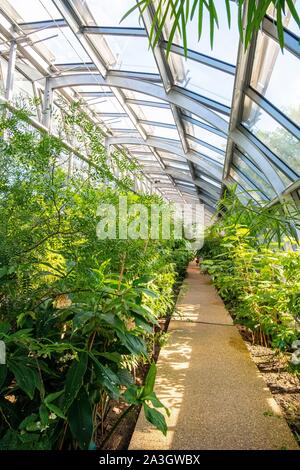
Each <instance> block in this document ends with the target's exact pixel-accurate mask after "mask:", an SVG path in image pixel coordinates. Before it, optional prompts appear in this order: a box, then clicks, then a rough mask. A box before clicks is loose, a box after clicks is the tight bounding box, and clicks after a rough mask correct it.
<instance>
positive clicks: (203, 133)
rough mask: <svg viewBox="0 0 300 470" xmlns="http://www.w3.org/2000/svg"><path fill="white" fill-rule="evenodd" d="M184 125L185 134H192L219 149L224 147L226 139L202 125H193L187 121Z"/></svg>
mask: <svg viewBox="0 0 300 470" xmlns="http://www.w3.org/2000/svg"><path fill="white" fill-rule="evenodd" d="M184 127H185V129H186V132H187V134H190V135H193V136H194V137H196V138H197V139H200V140H203V141H204V142H207V143H208V144H210V145H213V146H214V147H217V148H219V149H221V150H225V149H226V139H223V137H220V136H218V135H217V134H214V133H213V132H210V131H207V130H206V129H203V128H202V127H199V126H196V125H194V126H193V125H192V124H189V123H186V124H185V125H184Z"/></svg>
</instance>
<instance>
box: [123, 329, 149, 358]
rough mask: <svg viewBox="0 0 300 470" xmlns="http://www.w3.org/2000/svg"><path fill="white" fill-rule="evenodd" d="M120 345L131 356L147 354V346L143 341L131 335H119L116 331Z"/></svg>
mask: <svg viewBox="0 0 300 470" xmlns="http://www.w3.org/2000/svg"><path fill="white" fill-rule="evenodd" d="M117 336H118V337H119V339H120V341H121V343H122V344H123V345H124V346H125V347H126V348H127V349H128V350H129V351H130V352H131V353H132V354H147V346H146V343H145V341H144V340H142V339H141V338H139V337H138V336H135V335H133V334H131V333H121V332H120V331H117Z"/></svg>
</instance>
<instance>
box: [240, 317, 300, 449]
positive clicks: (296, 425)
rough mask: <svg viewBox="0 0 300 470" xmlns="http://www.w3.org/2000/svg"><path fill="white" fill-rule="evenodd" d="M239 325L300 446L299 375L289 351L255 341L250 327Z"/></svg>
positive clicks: (254, 359) (253, 357) (252, 355)
mask: <svg viewBox="0 0 300 470" xmlns="http://www.w3.org/2000/svg"><path fill="white" fill-rule="evenodd" d="M236 326H237V327H238V329H239V331H240V334H241V335H242V337H243V339H244V341H245V343H246V346H247V348H248V350H249V352H250V354H251V357H252V359H253V361H254V362H255V364H256V366H257V367H258V369H259V371H260V373H261V375H262V377H263V378H264V380H265V382H266V384H267V386H268V387H269V389H270V391H271V393H272V395H273V397H274V399H275V400H276V402H277V404H278V405H279V406H280V408H281V410H282V414H283V416H284V417H285V419H286V421H287V423H288V425H289V427H290V428H291V431H292V432H293V434H294V436H295V439H296V441H297V442H298V444H299V446H300V375H299V372H298V373H297V372H295V371H293V370H292V369H291V365H290V354H288V353H283V352H278V351H276V350H274V349H271V348H267V347H264V346H260V345H259V344H252V341H251V339H250V338H251V337H250V334H249V332H248V331H247V329H246V328H245V327H244V326H242V325H236Z"/></svg>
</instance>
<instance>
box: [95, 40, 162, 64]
mask: <svg viewBox="0 0 300 470" xmlns="http://www.w3.org/2000/svg"><path fill="white" fill-rule="evenodd" d="M103 37H104V38H105V39H106V42H107V44H108V46H109V47H110V49H111V51H112V52H113V55H114V56H115V59H116V62H115V64H114V65H113V66H111V68H112V69H115V70H127V71H131V72H145V73H147V72H148V73H158V70H157V67H156V62H155V59H154V57H153V54H152V52H151V50H150V49H149V41H148V38H141V37H131V36H103Z"/></svg>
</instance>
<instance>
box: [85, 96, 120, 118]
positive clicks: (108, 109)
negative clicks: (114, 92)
mask: <svg viewBox="0 0 300 470" xmlns="http://www.w3.org/2000/svg"><path fill="white" fill-rule="evenodd" d="M90 108H91V109H92V110H93V111H94V112H96V113H100V114H101V113H124V109H123V108H122V106H121V105H120V103H119V101H118V100H117V98H103V99H100V100H98V101H97V103H92V104H91V105H90Z"/></svg>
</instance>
